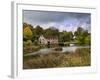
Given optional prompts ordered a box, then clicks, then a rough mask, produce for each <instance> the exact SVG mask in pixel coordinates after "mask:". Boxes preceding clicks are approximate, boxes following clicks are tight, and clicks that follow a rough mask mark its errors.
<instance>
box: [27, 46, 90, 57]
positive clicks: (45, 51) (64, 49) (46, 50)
mask: <svg viewBox="0 0 100 80" xmlns="http://www.w3.org/2000/svg"><path fill="white" fill-rule="evenodd" d="M78 48H90V46H69V47H62V50H61V51H55V50H54V48H44V49H40V50H39V51H36V52H33V53H30V54H27V55H26V56H28V55H34V54H38V53H41V54H48V53H52V52H74V51H75V50H76V49H78Z"/></svg>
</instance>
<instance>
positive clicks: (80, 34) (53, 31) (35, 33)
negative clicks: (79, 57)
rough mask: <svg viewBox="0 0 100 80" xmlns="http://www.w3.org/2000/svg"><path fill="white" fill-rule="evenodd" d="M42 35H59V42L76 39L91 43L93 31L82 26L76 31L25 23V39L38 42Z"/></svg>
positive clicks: (80, 41) (87, 43)
mask: <svg viewBox="0 0 100 80" xmlns="http://www.w3.org/2000/svg"><path fill="white" fill-rule="evenodd" d="M40 35H43V36H44V37H48V36H50V37H58V40H59V43H60V42H71V41H75V42H77V43H78V44H79V45H84V44H85V45H90V44H91V33H89V32H88V30H85V29H83V28H82V27H80V26H79V27H78V28H77V30H76V31H75V32H72V31H69V32H68V31H62V32H60V31H59V29H57V28H55V27H49V28H47V29H43V28H42V27H41V26H40V25H37V26H36V27H34V26H32V25H31V24H27V23H23V41H27V40H30V41H32V42H33V43H38V38H39V37H40Z"/></svg>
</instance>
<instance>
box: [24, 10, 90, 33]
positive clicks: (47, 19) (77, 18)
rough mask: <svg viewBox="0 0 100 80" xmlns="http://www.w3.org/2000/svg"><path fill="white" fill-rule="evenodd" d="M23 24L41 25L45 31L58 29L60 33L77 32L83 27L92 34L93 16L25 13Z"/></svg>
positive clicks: (62, 13) (41, 12)
mask: <svg viewBox="0 0 100 80" xmlns="http://www.w3.org/2000/svg"><path fill="white" fill-rule="evenodd" d="M23 22H26V23H28V24H31V25H33V26H34V27H36V25H40V26H41V27H42V28H43V29H46V28H49V27H52V26H53V27H56V28H58V29H59V31H63V30H66V31H73V32H74V31H75V30H76V29H77V27H79V26H80V27H83V28H84V29H86V30H88V31H89V32H90V29H91V14H89V13H72V12H54V11H34V10H32V11H31V10H24V11H23Z"/></svg>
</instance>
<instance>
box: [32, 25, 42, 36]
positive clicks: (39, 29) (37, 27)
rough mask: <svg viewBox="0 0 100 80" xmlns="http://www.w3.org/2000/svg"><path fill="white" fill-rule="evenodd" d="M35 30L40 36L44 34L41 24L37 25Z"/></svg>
mask: <svg viewBox="0 0 100 80" xmlns="http://www.w3.org/2000/svg"><path fill="white" fill-rule="evenodd" d="M34 31H35V33H36V35H37V36H40V35H41V34H43V28H42V27H40V26H39V25H37V26H36V28H35V30H34Z"/></svg>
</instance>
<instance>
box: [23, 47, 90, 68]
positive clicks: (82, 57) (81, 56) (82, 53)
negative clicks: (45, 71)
mask: <svg viewBox="0 0 100 80" xmlns="http://www.w3.org/2000/svg"><path fill="white" fill-rule="evenodd" d="M90 53H91V52H90V49H89V48H88V49H87V48H83V49H77V50H76V51H75V52H65V53H50V54H45V55H43V54H36V55H34V56H30V57H24V61H23V65H24V66H23V68H24V69H34V68H53V67H75V66H76V67H77V66H90V65H91V64H90V63H91V54H90Z"/></svg>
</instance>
